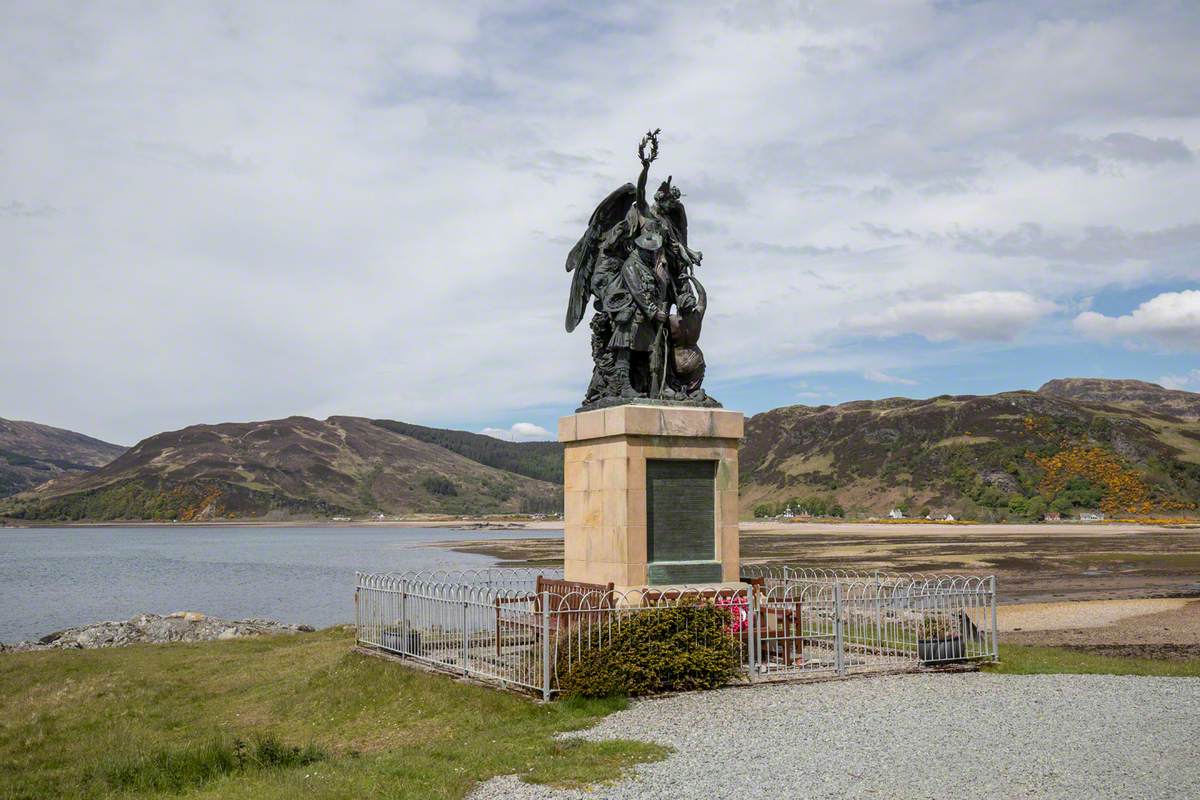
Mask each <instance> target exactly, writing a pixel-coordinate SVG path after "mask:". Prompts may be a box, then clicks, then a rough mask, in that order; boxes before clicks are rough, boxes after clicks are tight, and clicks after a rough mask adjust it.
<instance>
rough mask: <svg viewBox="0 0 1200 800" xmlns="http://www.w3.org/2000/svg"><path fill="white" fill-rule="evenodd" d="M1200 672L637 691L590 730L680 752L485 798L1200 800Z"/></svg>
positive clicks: (942, 677)
mask: <svg viewBox="0 0 1200 800" xmlns="http://www.w3.org/2000/svg"><path fill="white" fill-rule="evenodd" d="M1197 731H1200V679H1193V678H1145V677H1119V676H1110V675H1031V676H1005V675H988V674H981V673H968V674H922V675H900V676H889V677H879V678H864V679H855V680H847V681H832V682H825V683H815V684H783V685H774V686H757V687H749V688H733V689H723V690H720V691H716V692H707V693H705V692H701V693H694V694H687V695H679V696H676V697H668V698H662V699H658V700H650V701H645V702H641V703H636V704H634V705H633V706H631V707H630V708H629V709H628V710H626V711H622V712H619V713H617V714H614V715H612V716H610V717H608V718H606V719H605V720H603V721H602V722H601V723H600V724H599V725H598V726H596V727H595V728H592V729H591V730H588V731H585V732H583V733H582V734H576V735H580V736H582V737H583V738H587V739H621V738H624V739H645V740H650V741H655V742H660V743H663V744H669V745H671V746H673V747H674V748H675V752H674V753H673V754H672V755H671V756H669V757H668V758H667V759H666V760H665V761H661V762H658V763H656V764H646V765H642V766H640V767H638V768H637V772H636V775H635V777H633V778H632V779H631V780H627V781H624V782H621V783H619V784H615V785H609V786H599V787H594V788H593V789H592V790H591V791H588V792H574V791H556V790H549V789H547V788H546V787H542V786H534V785H530V784H525V783H522V782H521V781H520V780H518V779H517V778H516V777H514V776H508V777H504V778H497V779H494V780H492V781H489V782H487V783H485V784H483V785H482V786H480V787H479V788H478V789H477V790H476V791H475V792H474V793H473V794H472V795H471V797H472V798H475V800H480V799H481V798H493V797H501V798H517V799H518V800H520V799H521V798H564V799H565V798H591V799H592V800H598V799H599V798H672V800H685V799H686V798H696V799H697V800H700V799H701V798H702V799H703V800H713V798H722V797H735V796H736V797H746V798H753V797H771V798H783V797H788V798H791V797H797V798H799V797H831V798H954V797H963V798H966V797H988V798H1081V797H1083V798H1088V800H1097V799H1098V798H1128V797H1138V798H1183V797H1200V738H1198V737H1197Z"/></svg>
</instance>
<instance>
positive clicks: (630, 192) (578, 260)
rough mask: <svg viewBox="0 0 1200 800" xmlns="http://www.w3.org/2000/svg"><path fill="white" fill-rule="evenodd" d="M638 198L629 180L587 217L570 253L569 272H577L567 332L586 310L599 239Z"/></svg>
mask: <svg viewBox="0 0 1200 800" xmlns="http://www.w3.org/2000/svg"><path fill="white" fill-rule="evenodd" d="M636 199H637V189H636V188H635V187H634V185H633V184H632V183H627V184H625V185H624V186H622V187H620V188H619V189H617V190H615V191H614V192H612V193H611V194H610V195H609V196H608V197H606V198H604V199H603V200H601V201H600V205H598V206H596V210H595V211H593V212H592V216H591V219H589V220H588V229H587V230H586V231H584V233H583V236H581V237H579V241H578V242H576V243H575V246H574V247H572V248H571V252H570V253H568V254H567V272H574V273H575V275H574V277H573V278H572V279H571V294H570V296H569V297H568V298H567V333H570V332H571V331H573V330H575V326H576V325H578V324H579V321H580V320H581V319H583V314H584V312H585V311H586V310H587V302H588V297H589V296H590V295H591V291H592V290H591V285H592V270H593V269H594V268H595V266H596V255H597V254H598V253H599V250H600V239H601V238H602V237H603V236H604V234H605V233H607V232H608V231H609V229H610V228H612V226H614V225H616V224H617V223H618V222H620V221H621V220H622V219H624V217H625V214H626V213H628V212H629V208H630V206H632V205H633V203H634V201H635V200H636Z"/></svg>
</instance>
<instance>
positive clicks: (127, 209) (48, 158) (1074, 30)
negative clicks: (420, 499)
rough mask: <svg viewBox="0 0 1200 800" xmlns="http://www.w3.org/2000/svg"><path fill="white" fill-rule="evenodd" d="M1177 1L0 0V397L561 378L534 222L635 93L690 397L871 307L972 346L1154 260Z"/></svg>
mask: <svg viewBox="0 0 1200 800" xmlns="http://www.w3.org/2000/svg"><path fill="white" fill-rule="evenodd" d="M648 9H649V10H648ZM1198 38H1200V13H1197V12H1196V10H1195V9H1194V8H1193V7H1191V6H1189V5H1188V4H1179V5H1176V6H1169V7H1167V6H1164V7H1157V6H1156V7H1154V8H1153V9H1151V10H1146V9H1145V8H1143V7H1141V6H1138V5H1135V4H1130V5H1127V6H1112V7H1110V6H1104V7H1095V6H1092V5H1089V4H1073V5H1071V6H1069V7H1067V8H1065V9H1064V8H1054V9H1053V10H1052V11H1047V10H1046V7H1044V6H1042V5H1039V4H1037V3H1005V4H971V3H940V4H939V3H887V4H879V3H873V2H862V3H856V2H844V3H836V4H829V3H826V4H788V5H784V4H778V5H776V4H771V3H746V4H735V5H733V6H730V5H729V4H728V3H725V2H720V3H716V2H714V3H713V4H711V6H710V7H708V8H703V7H701V8H697V7H696V6H695V5H692V4H688V5H687V6H686V7H684V6H682V5H681V6H675V5H672V4H658V5H653V6H651V7H648V6H647V5H646V4H645V3H642V2H637V1H636V0H635V1H634V2H614V3H605V4H575V6H573V7H566V8H564V7H563V6H562V4H557V3H549V2H545V3H543V2H539V0H531V1H530V2H522V3H518V4H515V5H514V4H511V3H488V2H479V3H471V4H424V5H416V6H414V5H412V4H394V5H392V6H390V7H387V8H385V9H384V10H381V9H380V7H379V6H378V4H369V3H365V2H364V3H355V2H345V3H339V4H337V5H336V6H319V5H318V6H302V7H301V6H296V5H295V4H290V3H271V2H267V0H263V2H258V3H241V4H232V5H230V4H218V3H205V2H195V3H188V4H160V5H159V6H156V7H155V8H153V9H152V10H149V11H147V10H146V9H142V8H136V9H135V8H123V7H121V6H112V4H86V3H78V4H67V5H60V4H52V3H41V4H12V3H10V4H0V129H3V130H4V131H5V135H4V147H3V148H0V241H3V242H4V247H5V251H4V259H3V262H2V263H0V274H2V276H3V286H4V288H5V290H6V292H7V293H8V294H7V295H6V296H11V297H13V298H19V300H18V301H17V302H12V303H9V304H8V305H6V307H5V308H4V311H3V313H0V342H2V343H3V346H2V347H0V375H6V376H8V375H15V376H20V379H19V380H13V381H8V382H6V383H4V384H3V391H2V392H0V401H2V402H3V409H0V413H3V414H4V415H5V416H13V417H18V418H31V419H38V420H41V421H44V422H48V423H51V424H58V425H63V426H66V427H72V428H75V429H79V430H83V431H86V432H88V433H91V434H94V435H98V436H101V437H103V438H107V439H110V440H113V441H134V440H137V439H139V438H141V437H142V436H145V435H147V434H150V433H153V432H155V431H158V430H163V429H173V428H179V427H182V426H184V425H186V424H189V423H193V422H196V421H210V422H216V421H221V420H230V419H263V418H270V417H279V416H285V415H287V414H293V413H298V414H307V415H310V416H317V417H323V416H327V415H329V414H335V413H341V414H361V415H366V416H372V417H388V418H393V419H404V420H409V421H413V422H418V423H423V424H431V425H436V426H444V425H449V424H462V421H463V420H472V421H475V420H487V419H529V418H531V417H533V414H532V412H530V411H529V409H531V408H539V409H545V410H546V414H547V417H549V416H552V415H553V414H554V413H555V412H558V411H569V410H570V409H572V408H574V407H575V405H576V404H577V403H578V401H579V400H580V398H581V396H582V394H583V392H584V390H585V387H586V385H587V381H588V378H589V376H590V372H591V364H590V357H589V343H588V332H587V330H586V324H585V325H584V326H581V327H583V328H584V330H582V331H578V330H577V331H576V332H575V334H574V335H572V336H567V335H566V334H565V333H564V332H563V330H562V315H563V308H564V305H565V300H566V293H567V287H568V279H569V276H567V275H566V274H565V273H564V272H563V269H562V264H563V260H564V258H565V255H566V251H567V249H568V248H569V247H570V244H571V243H572V242H574V241H575V240H576V239H577V238H578V237H579V235H580V234H581V233H582V232H583V229H584V225H585V224H586V220H587V217H588V215H589V214H590V213H591V211H592V209H593V208H595V205H596V204H597V203H598V202H599V201H600V199H601V198H603V197H604V196H605V195H606V194H607V193H608V192H609V191H611V190H612V189H614V188H615V187H616V186H618V185H620V184H621V183H623V182H625V181H628V180H633V179H634V178H635V177H636V174H637V163H636V159H635V158H634V157H633V152H632V151H633V149H634V147H635V145H636V141H637V137H638V135H640V133H641V132H642V131H644V130H645V129H646V128H647V127H649V126H657V125H661V126H662V127H663V129H664V137H663V148H662V152H661V156H660V161H659V162H658V163H657V164H655V167H654V172H653V173H652V176H651V180H652V181H654V180H660V179H662V178H665V177H666V175H667V174H673V175H674V176H675V182H676V183H678V184H679V185H680V186H681V188H682V189H683V191H684V192H685V193H687V198H686V202H687V210H688V217H689V221H690V223H691V232H690V238H691V244H692V245H693V246H694V247H696V248H698V249H700V250H702V251H703V252H704V254H705V259H704V263H703V264H702V265H701V268H700V270H699V276H700V278H701V280H703V281H704V284H705V286H706V288H707V289H708V290H709V296H710V310H709V314H708V317H707V318H706V320H705V330H704V335H703V337H702V341H701V345H702V347H703V348H704V352H705V356H706V359H707V361H708V376H709V377H708V379H707V382H708V384H709V385H710V386H711V387H714V394H716V395H717V396H718V397H720V396H721V392H720V383H721V382H722V381H729V382H731V383H732V382H733V381H736V380H743V379H745V380H755V379H759V378H761V377H763V376H771V377H782V378H785V379H788V380H791V379H794V378H795V377H796V376H798V375H802V374H804V373H806V372H810V371H818V370H840V371H843V372H845V373H847V374H859V373H862V372H863V371H865V370H868V369H872V368H874V367H875V366H876V365H879V364H884V365H887V364H894V363H895V359H894V358H893V357H892V355H891V353H890V352H889V351H892V350H894V348H895V343H894V342H878V341H874V340H870V341H863V340H862V339H861V333H862V332H863V330H864V329H863V327H862V326H847V325H845V324H844V320H847V319H851V318H854V317H857V316H859V315H864V316H867V317H870V316H872V313H871V312H870V311H869V310H878V312H879V313H880V314H881V315H883V316H884V317H888V315H889V314H890V315H891V317H890V318H888V319H885V320H884V323H885V324H882V325H874V326H872V325H867V326H866V330H867V332H870V333H875V334H883V335H890V334H888V333H887V331H889V330H894V331H912V332H915V333H918V334H919V335H921V336H924V337H926V338H928V339H931V340H935V341H942V340H946V339H950V340H954V341H956V342H958V343H959V347H960V348H961V350H966V349H969V348H970V347H971V345H970V344H969V343H970V342H979V341H986V342H989V343H990V342H993V341H996V340H1000V341H1003V340H1005V339H1006V338H1011V336H1012V335H1013V333H1014V332H1015V331H1017V330H1031V329H1030V326H1031V325H1032V324H1033V322H1036V320H1037V319H1038V318H1040V317H1041V316H1043V315H1044V314H1046V313H1049V312H1048V310H1047V309H1049V308H1050V307H1051V305H1050V304H1058V305H1059V306H1060V307H1069V306H1070V305H1071V303H1072V302H1073V299H1074V298H1078V297H1082V296H1087V295H1094V294H1100V293H1103V292H1104V291H1106V290H1108V289H1110V288H1111V287H1119V288H1121V289H1128V288H1131V287H1137V286H1143V285H1156V286H1160V287H1163V286H1166V287H1169V288H1176V284H1177V282H1179V281H1182V280H1184V279H1187V278H1188V277H1189V276H1192V277H1194V275H1195V264H1196V260H1195V255H1196V247H1197V242H1198V241H1200V235H1197V228H1196V227H1195V226H1196V225H1197V223H1198V222H1200V219H1198V217H1197V211H1196V209H1197V208H1200V202H1197V201H1198V199H1200V159H1197V158H1195V156H1194V153H1195V152H1196V151H1197V150H1198V149H1200V95H1198V94H1197V92H1196V81H1195V77H1194V76H1195V75H1196V74H1198V73H1200V48H1196V47H1195V41H1196V40H1197V39H1198ZM651 54H652V57H651ZM714 108H716V109H720V113H713V109H714ZM1081 166H1083V167H1085V168H1083V169H1081V168H1080V167H1081ZM867 224H871V225H874V226H876V229H877V230H883V229H886V230H890V231H901V232H911V234H912V235H911V236H903V237H901V238H893V239H886V240H885V239H881V238H880V237H878V236H875V235H872V234H871V233H870V229H869V228H867V227H865V226H866V225H867ZM1189 285H1190V284H1189ZM1013 289H1019V290H1020V291H1019V292H1012V291H1010V292H1007V294H1009V295H1012V296H1017V297H1019V298H1020V299H1019V301H1018V302H1017V303H1007V304H1005V303H1004V302H1001V303H1000V305H1001V306H1003V308H995V309H993V308H980V309H976V311H977V312H978V313H977V316H978V317H979V319H976V320H972V319H970V318H966V317H969V316H970V314H964V312H963V298H971V297H985V298H986V297H992V298H993V299H995V298H999V299H1000V300H1001V301H1003V297H1002V295H1004V294H1005V293H1006V292H1005V290H1013ZM928 298H935V299H933V300H929V299H928ZM936 298H942V299H941V300H938V299H936ZM1033 298H1037V299H1036V300H1035V299H1033ZM914 300H915V301H916V302H918V303H920V302H925V303H927V304H928V305H927V306H926V307H925V308H924V309H923V310H922V312H921V313H922V314H923V317H916V318H914V317H913V316H912V315H911V313H903V312H901V311H898V310H896V309H905V308H908V309H909V311H910V312H911V310H912V301H914ZM972 313H974V312H972ZM1032 331H1033V332H1032V333H1030V337H1031V338H1032V337H1033V336H1037V335H1040V332H1041V328H1036V327H1035V328H1034V329H1032ZM964 343H967V344H964ZM992 346H993V345H991V344H988V345H987V347H992ZM926 347H927V345H926ZM930 349H936V348H930ZM959 355H960V357H965V356H963V355H962V353H961V352H960V354H959ZM905 363H912V362H911V361H906V362H905ZM929 366H930V367H936V366H937V362H931V363H930V365H929ZM230 386H236V387H238V391H236V392H231V391H229V387H230ZM747 410H757V409H747ZM533 418H536V419H539V420H540V421H542V422H543V424H546V423H547V420H546V419H542V418H541V417H533ZM472 424H473V426H474V427H478V426H481V425H482V424H483V423H482V422H473V423H472Z"/></svg>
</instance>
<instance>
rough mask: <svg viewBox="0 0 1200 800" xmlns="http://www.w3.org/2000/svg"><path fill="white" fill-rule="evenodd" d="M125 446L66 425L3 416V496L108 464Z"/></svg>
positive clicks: (0, 466)
mask: <svg viewBox="0 0 1200 800" xmlns="http://www.w3.org/2000/svg"><path fill="white" fill-rule="evenodd" d="M125 449H126V448H124V447H122V446H121V445H117V444H112V443H111V442H105V441H102V440H100V439H96V438H94V437H92V436H87V435H85V434H82V433H77V432H76V431H72V430H67V429H66V428H56V427H54V426H52V425H43V424H41V423H38V422H29V421H25V420H10V419H3V418H0V498H2V497H5V496H7V495H11V494H16V493H17V492H21V491H25V490H27V489H32V488H33V487H35V486H37V485H39V484H41V483H44V482H45V481H47V480H49V479H51V478H53V477H56V476H60V475H64V474H80V473H84V472H90V471H92V470H94V469H97V468H99V467H102V466H104V465H105V464H108V463H109V462H111V461H112V460H113V459H115V458H117V457H118V456H119V455H121V453H123V452H125Z"/></svg>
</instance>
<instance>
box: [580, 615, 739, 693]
mask: <svg viewBox="0 0 1200 800" xmlns="http://www.w3.org/2000/svg"><path fill="white" fill-rule="evenodd" d="M617 613H623V612H617ZM731 624H732V616H731V614H730V613H729V611H728V610H727V609H723V608H717V607H716V606H714V605H713V604H712V603H683V604H679V605H675V606H671V607H668V608H655V609H648V610H645V611H633V612H628V613H626V614H625V615H624V616H622V618H621V621H620V627H619V628H618V627H616V626H615V625H614V626H611V627H610V626H608V625H600V626H596V627H595V628H594V629H593V630H592V631H591V634H590V636H585V637H584V641H583V642H582V647H580V646H579V644H580V643H579V642H578V640H577V639H576V638H575V636H570V637H569V640H570V642H571V646H570V647H562V646H560V648H559V663H558V675H559V688H560V689H561V690H562V693H563V694H564V695H566V696H580V697H612V696H616V695H626V696H629V697H636V696H639V695H648V694H658V693H660V692H681V691H690V690H693V689H715V688H717V687H719V686H723V685H725V684H726V683H729V681H730V680H732V679H733V677H734V676H735V675H736V674H737V672H738V667H739V658H738V642H737V640H735V639H734V637H733V636H731V635H730V634H729V633H728V632H727V631H728V630H729V628H730V626H731Z"/></svg>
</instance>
